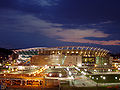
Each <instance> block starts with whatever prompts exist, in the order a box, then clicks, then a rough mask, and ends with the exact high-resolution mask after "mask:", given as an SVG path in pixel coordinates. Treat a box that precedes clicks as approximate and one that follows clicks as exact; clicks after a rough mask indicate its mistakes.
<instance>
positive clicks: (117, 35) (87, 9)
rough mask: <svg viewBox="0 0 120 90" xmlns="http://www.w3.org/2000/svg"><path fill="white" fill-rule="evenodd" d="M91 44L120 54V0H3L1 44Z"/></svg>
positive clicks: (1, 8)
mask: <svg viewBox="0 0 120 90" xmlns="http://www.w3.org/2000/svg"><path fill="white" fill-rule="evenodd" d="M56 46H90V47H98V48H103V49H107V50H110V51H111V52H113V53H120V0H0V47H1V48H14V49H15V48H17V49H18V48H33V47H56Z"/></svg>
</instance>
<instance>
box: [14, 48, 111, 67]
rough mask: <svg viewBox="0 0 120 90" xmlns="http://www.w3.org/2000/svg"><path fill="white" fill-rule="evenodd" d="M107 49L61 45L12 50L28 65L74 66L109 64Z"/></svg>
mask: <svg viewBox="0 0 120 90" xmlns="http://www.w3.org/2000/svg"><path fill="white" fill-rule="evenodd" d="M108 52H109V51H108V50H105V49H100V48H94V47H83V46H63V47H53V48H46V47H40V48H29V49H19V50H14V53H16V54H18V55H19V57H18V59H19V60H25V61H26V62H27V61H29V62H30V65H39V66H44V65H63V66H64V65H65V66H68V65H76V66H95V65H96V66H97V67H101V66H102V67H103V66H110V65H111V61H110V57H109V55H108Z"/></svg>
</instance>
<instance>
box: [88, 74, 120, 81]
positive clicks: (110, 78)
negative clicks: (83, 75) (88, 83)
mask: <svg viewBox="0 0 120 90" xmlns="http://www.w3.org/2000/svg"><path fill="white" fill-rule="evenodd" d="M87 77H89V78H91V79H92V80H94V81H95V82H98V83H120V74H104V75H103V74H100V75H87Z"/></svg>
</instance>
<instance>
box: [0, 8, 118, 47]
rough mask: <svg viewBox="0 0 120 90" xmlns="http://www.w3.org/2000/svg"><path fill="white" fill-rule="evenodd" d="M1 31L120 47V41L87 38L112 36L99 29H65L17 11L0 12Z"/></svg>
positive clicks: (59, 25)
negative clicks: (37, 34) (36, 34)
mask: <svg viewBox="0 0 120 90" xmlns="http://www.w3.org/2000/svg"><path fill="white" fill-rule="evenodd" d="M0 12H1V14H0V20H1V22H0V25H1V27H0V31H12V32H23V33H33V32H35V33H40V34H43V35H45V36H47V37H49V38H53V39H56V40H59V41H64V42H78V43H92V44H100V45H120V40H109V41H104V40H103V41H98V40H89V39H85V38H87V37H95V38H107V37H109V36H110V34H107V33H104V32H102V31H100V30H98V29H88V28H86V29H64V28H61V26H64V25H63V24H58V23H52V22H48V21H45V20H42V19H40V18H37V17H35V16H33V15H30V14H25V13H22V12H18V11H15V10H11V11H10V10H9V11H8V10H0Z"/></svg>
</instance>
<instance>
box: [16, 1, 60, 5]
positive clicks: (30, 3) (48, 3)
mask: <svg viewBox="0 0 120 90" xmlns="http://www.w3.org/2000/svg"><path fill="white" fill-rule="evenodd" d="M58 1H59V0H29V1H27V0H26V1H25V0H17V2H16V3H18V4H19V5H32V6H33V5H37V6H41V7H46V6H56V5H58Z"/></svg>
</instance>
